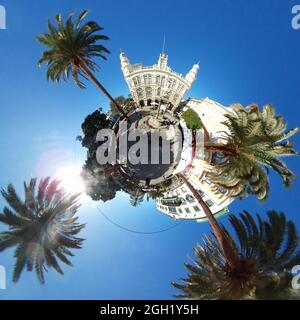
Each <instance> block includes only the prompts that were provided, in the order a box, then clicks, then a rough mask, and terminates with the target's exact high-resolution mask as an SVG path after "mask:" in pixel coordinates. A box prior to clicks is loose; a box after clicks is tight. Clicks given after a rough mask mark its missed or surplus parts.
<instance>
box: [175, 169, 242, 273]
mask: <svg viewBox="0 0 300 320" xmlns="http://www.w3.org/2000/svg"><path fill="white" fill-rule="evenodd" d="M180 177H181V178H182V180H183V181H184V182H185V184H186V185H187V186H188V187H189V189H190V190H191V191H192V193H193V195H194V197H195V198H196V199H197V200H198V202H199V204H200V205H201V207H202V209H203V211H204V213H205V214H206V217H207V219H208V221H209V224H210V226H211V228H212V230H213V233H214V235H215V236H216V238H217V240H218V242H219V244H220V246H221V248H222V250H223V253H224V256H225V258H226V261H227V263H228V264H229V265H230V266H232V267H234V266H235V265H236V263H237V253H236V250H235V249H234V247H233V244H232V243H231V240H230V239H228V237H227V235H226V234H225V233H224V231H223V230H222V229H221V227H220V225H219V224H218V222H217V220H216V218H215V217H214V215H213V214H212V212H211V210H210V208H209V206H208V205H207V204H206V203H205V201H204V200H203V199H202V197H201V195H200V194H199V192H198V191H197V190H196V189H195V188H194V187H193V186H192V184H191V183H190V182H189V180H188V179H187V178H186V177H185V176H184V174H180Z"/></svg>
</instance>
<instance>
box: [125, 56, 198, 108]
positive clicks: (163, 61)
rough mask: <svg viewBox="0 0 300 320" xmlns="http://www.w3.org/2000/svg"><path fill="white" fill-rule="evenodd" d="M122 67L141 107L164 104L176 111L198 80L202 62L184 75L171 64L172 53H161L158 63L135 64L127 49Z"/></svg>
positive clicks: (135, 99)
mask: <svg viewBox="0 0 300 320" xmlns="http://www.w3.org/2000/svg"><path fill="white" fill-rule="evenodd" d="M120 60H121V69H122V72H123V74H124V77H125V80H126V82H127V85H128V87H129V90H130V92H131V95H132V97H133V99H134V101H135V102H136V103H138V104H139V105H140V106H141V107H143V106H146V105H154V104H156V105H158V104H160V103H163V104H164V105H166V106H167V107H168V109H169V110H172V111H174V110H175V109H176V108H177V107H178V105H179V103H180V102H181V100H182V99H183V97H184V95H185V94H186V92H187V91H188V90H189V89H190V88H191V86H192V84H193V82H194V81H195V80H196V77H197V73H198V70H199V64H195V65H194V66H193V67H192V69H191V70H190V71H189V72H188V73H187V74H186V76H183V75H182V74H179V73H177V72H175V71H173V70H172V69H171V68H170V67H169V66H168V56H167V55H166V54H164V53H162V54H160V56H159V59H158V62H157V64H155V65H153V66H150V67H144V66H143V65H142V64H141V63H138V64H131V63H130V62H129V59H128V58H127V56H126V54H125V53H124V52H121V54H120Z"/></svg>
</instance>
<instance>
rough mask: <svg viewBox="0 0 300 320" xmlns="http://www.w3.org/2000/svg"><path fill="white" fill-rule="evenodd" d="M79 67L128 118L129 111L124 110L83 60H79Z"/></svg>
mask: <svg viewBox="0 0 300 320" xmlns="http://www.w3.org/2000/svg"><path fill="white" fill-rule="evenodd" d="M78 67H79V68H80V69H81V70H82V72H83V73H85V74H86V75H87V76H88V77H89V78H90V79H91V80H92V81H93V82H94V83H95V85H96V86H97V87H98V88H99V89H100V90H101V91H102V92H103V93H104V94H105V95H106V96H107V97H108V99H109V100H110V101H111V102H112V103H113V104H114V105H115V106H116V107H117V109H118V110H119V111H120V112H121V113H122V114H123V116H124V117H125V118H126V119H128V117H127V113H126V112H125V111H124V110H123V108H122V107H121V106H120V105H119V104H118V103H117V101H116V100H115V99H114V98H113V97H112V96H111V95H110V94H109V92H108V91H107V90H106V89H105V88H104V87H103V85H102V84H101V83H100V82H99V81H98V80H97V78H96V77H95V76H94V75H93V74H92V72H90V70H89V69H88V68H86V67H85V65H84V64H83V63H81V62H79V64H78Z"/></svg>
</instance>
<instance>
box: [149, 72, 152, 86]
mask: <svg viewBox="0 0 300 320" xmlns="http://www.w3.org/2000/svg"><path fill="white" fill-rule="evenodd" d="M148 82H149V84H152V75H151V74H149V75H148Z"/></svg>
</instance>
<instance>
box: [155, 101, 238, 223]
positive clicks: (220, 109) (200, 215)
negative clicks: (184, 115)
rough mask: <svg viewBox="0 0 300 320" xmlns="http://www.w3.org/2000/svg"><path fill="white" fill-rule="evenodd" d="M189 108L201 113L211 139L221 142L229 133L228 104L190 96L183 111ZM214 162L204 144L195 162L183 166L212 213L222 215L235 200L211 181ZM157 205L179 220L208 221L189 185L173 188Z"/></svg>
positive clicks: (198, 151)
mask: <svg viewBox="0 0 300 320" xmlns="http://www.w3.org/2000/svg"><path fill="white" fill-rule="evenodd" d="M189 108H190V109H193V110H194V111H195V112H197V114H198V116H199V117H200V119H201V121H202V123H203V125H204V126H205V129H206V132H207V136H208V137H209V139H212V140H214V141H219V140H221V139H223V138H224V133H226V132H227V133H229V130H228V128H227V127H226V126H225V125H224V123H223V122H224V121H225V120H226V114H228V113H230V112H232V111H231V109H230V108H227V107H224V106H222V105H221V104H219V103H218V102H216V101H213V100H211V99H209V98H206V99H190V100H189V102H188V103H187V104H186V106H185V107H184V109H183V110H182V112H184V111H185V110H187V109H189ZM190 152H192V151H190ZM214 161H216V159H215V158H214V157H212V156H211V154H206V153H205V151H204V149H203V145H200V148H199V150H198V149H196V150H195V152H194V156H193V158H192V161H191V160H190V158H188V161H187V162H188V163H186V165H183V166H182V169H183V171H184V174H185V176H186V178H187V179H188V180H189V182H190V183H191V184H192V185H193V186H194V188H195V189H196V190H198V192H199V193H200V195H201V196H202V198H203V200H204V201H205V202H206V204H207V205H208V206H209V207H210V209H211V211H212V213H213V214H214V215H216V216H217V217H218V216H220V215H222V214H224V213H226V212H228V209H227V207H228V205H229V204H230V203H231V202H232V201H233V200H234V199H233V198H231V197H228V196H227V195H226V193H225V192H224V190H221V189H220V188H216V186H215V185H214V184H213V182H212V181H211V180H210V178H209V176H208V173H209V171H210V170H211V169H212V166H211V165H212V164H213V162H214ZM156 207H157V209H158V210H159V211H161V212H162V213H164V214H166V215H168V216H170V217H172V218H173V219H175V220H177V219H193V220H197V221H198V222H201V221H204V220H206V215H205V213H204V211H203V209H202V208H201V205H200V204H199V203H198V201H197V200H196V199H195V198H194V196H193V194H192V192H191V190H190V189H189V187H188V186H187V185H185V184H181V185H175V187H174V188H170V189H169V190H168V192H166V193H165V194H164V196H163V197H160V198H158V199H157V201H156Z"/></svg>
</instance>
